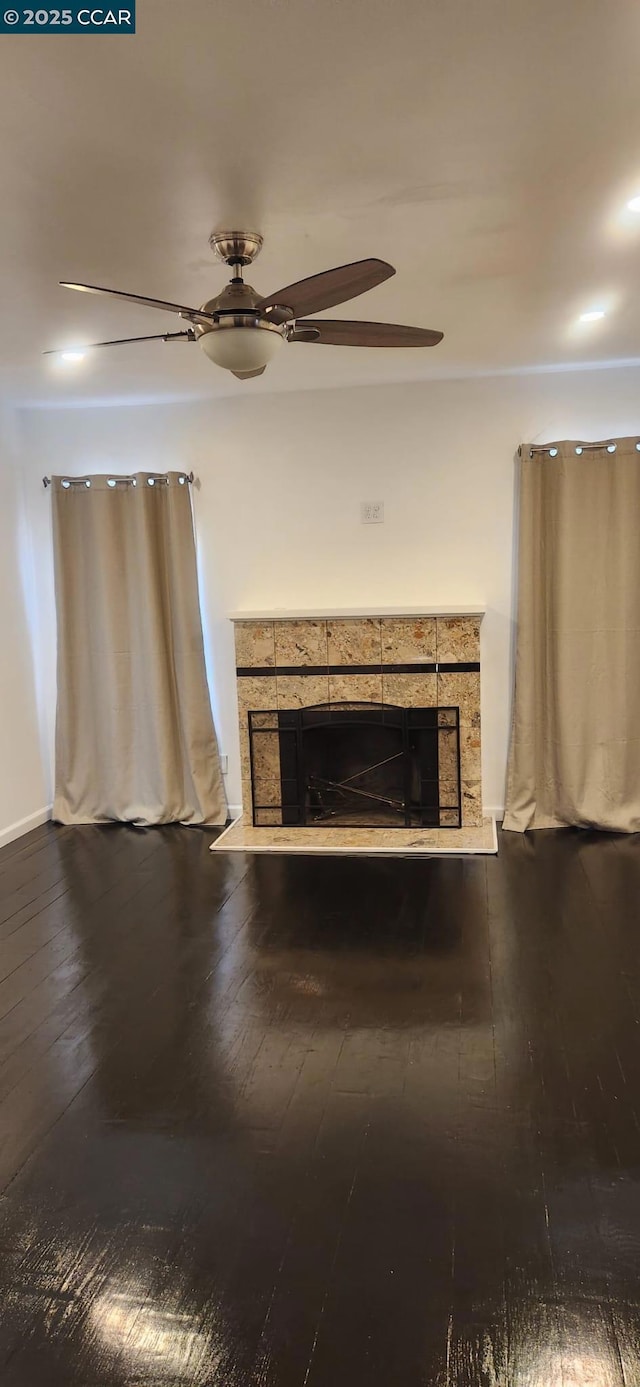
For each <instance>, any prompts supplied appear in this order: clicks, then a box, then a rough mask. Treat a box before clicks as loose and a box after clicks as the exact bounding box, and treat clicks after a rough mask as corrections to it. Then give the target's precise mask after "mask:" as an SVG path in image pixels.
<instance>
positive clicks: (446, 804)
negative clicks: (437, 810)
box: [438, 779, 460, 809]
mask: <svg viewBox="0 0 640 1387" xmlns="http://www.w3.org/2000/svg"><path fill="white" fill-rule="evenodd" d="M438 794H439V797H440V803H441V805H442V807H443V809H459V808H460V805H459V802H458V795H459V791H458V781H457V779H456V780H443V779H441V780H440V781H439V784H438Z"/></svg>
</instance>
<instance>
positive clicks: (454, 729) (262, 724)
mask: <svg viewBox="0 0 640 1387" xmlns="http://www.w3.org/2000/svg"><path fill="white" fill-rule="evenodd" d="M354 715H355V716H354ZM248 723H249V753H250V765H251V800H252V808H253V823H254V826H255V827H258V828H260V827H266V826H268V825H278V826H282V827H298V828H302V827H312V826H313V827H316V826H322V827H323V828H333V827H336V828H338V827H339V828H344V827H345V826H349V827H354V828H357V827H373V826H376V825H375V824H373V823H369V824H363V823H360V824H358V823H356V822H354V821H353V819H352V818H350V819H349V818H348V814H347V813H346V812H345V814H344V815H343V816H340V815H336V814H335V813H333V812H331V811H330V810H328V809H327V810H326V811H321V812H319V813H316V814H314V813H313V812H312V809H311V805H310V803H309V801H310V797H311V789H312V788H314V787H311V782H310V779H309V773H308V770H307V765H306V763H305V754H304V734H305V731H307V730H310V729H317V728H322V727H333V728H336V727H343V728H344V727H348V726H350V725H351V726H356V725H357V726H359V727H362V726H366V725H367V723H369V724H370V725H371V726H372V727H377V728H380V727H390V728H395V729H396V730H397V731H398V732H399V733H400V736H401V751H400V752H398V753H397V757H399V756H400V755H402V756H403V767H404V794H403V801H402V802H401V803H398V811H397V813H396V815H395V818H393V820H392V821H388V822H387V821H385V823H384V825H379V826H384V827H386V828H420V827H422V828H437V827H439V828H460V827H461V826H462V784H461V779H460V710H459V708H455V707H445V708H440V707H431V708H405V707H401V706H399V705H397V704H390V703H362V702H357V701H349V702H343V703H331V704H329V703H322V704H316V705H314V706H312V707H307V708H286V709H279V710H275V709H272V710H262V709H260V710H252V711H250V712H249V713H248ZM263 738H269V739H271V740H270V742H268V741H263V740H262V739H263ZM443 739H446V741H447V743H448V749H447V756H448V765H447V778H446V782H445V784H446V789H447V791H448V792H449V793H448V795H447V796H446V798H447V799H448V802H445V803H443V802H441V799H440V793H441V788H442V784H443V781H442V779H441V774H440V768H441V750H442V747H443V745H444V741H443ZM307 746H308V742H307ZM424 747H427V748H428V756H427V759H428V762H429V771H430V774H429V776H428V777H427V778H423V775H422V769H423V762H424V753H423V750H422V748H424ZM452 748H453V757H452V755H451V752H452ZM263 752H267V753H269V752H270V753H271V756H270V757H269V755H268V754H267V756H266V758H265V756H264V755H261V753H263ZM274 752H275V756H274ZM390 759H397V758H396V757H393V758H390ZM265 764H270V765H271V772H270V773H269V772H267V776H265V772H264V765H265ZM274 765H277V767H278V770H277V773H276V774H275V776H274V774H273V767H274ZM259 767H260V768H261V769H262V774H259V773H258V770H259ZM376 769H377V767H376V766H375V765H374V766H371V767H369V768H365V769H364V770H363V771H361V772H358V776H361V775H363V774H366V773H368V770H373V771H375V770H376ZM452 772H453V773H452ZM355 778H356V777H351V779H355ZM315 780H316V781H317V780H318V777H317V776H316V777H315ZM278 782H279V787H278ZM265 783H268V784H269V785H270V786H271V797H270V802H269V803H263V802H261V801H260V799H259V797H258V796H259V793H260V790H261V787H262V786H264V785H265ZM324 784H325V785H334V788H335V790H338V789H341V788H342V786H341V785H340V784H336V782H330V781H325V782H324ZM343 784H344V785H345V786H346V784H347V782H346V781H345V782H343ZM416 785H417V786H418V787H419V789H418V794H417V795H416ZM278 788H279V794H277V797H276V798H273V795H274V793H276V792H277V790H278ZM451 792H453V793H451ZM348 793H351V791H348ZM352 797H353V795H352ZM363 798H364V799H368V800H376V799H378V800H379V802H380V804H383V803H391V801H389V800H384V799H383V797H382V796H381V795H375V794H371V793H368V794H365V795H363ZM316 807H317V806H316ZM390 812H394V811H390ZM335 817H338V818H339V820H340V821H339V822H337V823H336V822H332V819H333V818H335ZM345 818H348V824H345Z"/></svg>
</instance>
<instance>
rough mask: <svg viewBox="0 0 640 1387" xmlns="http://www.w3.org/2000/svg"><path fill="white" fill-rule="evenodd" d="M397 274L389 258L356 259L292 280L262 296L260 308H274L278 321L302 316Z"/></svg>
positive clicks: (362, 292)
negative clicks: (304, 277) (305, 277)
mask: <svg viewBox="0 0 640 1387" xmlns="http://www.w3.org/2000/svg"><path fill="white" fill-rule="evenodd" d="M394 274H395V270H394V268H393V265H388V264H387V262H386V260H356V261H355V263H354V264H353V265H339V266H338V267H337V269H335V270H325V271H324V272H323V273H322V274H319V275H311V276H310V278H309V279H299V280H298V282H297V283H296V284H288V285H287V286H286V288H285V289H278V291H277V293H275V294H269V296H268V298H266V299H261V300H260V303H259V304H258V308H260V309H262V310H264V309H272V310H273V312H272V313H270V314H269V316H270V317H272V318H274V319H275V320H276V321H277V322H278V321H280V322H284V321H286V319H287V318H299V317H300V316H301V315H302V314H303V313H322V311H323V310H324V309H325V308H334V307H335V305H336V304H337V303H345V302H346V300H347V299H355V298H356V296H357V295H358V294H364V293H365V292H366V290H367V289H374V288H375V286H376V284H382V281H383V280H385V279H390V278H391V276H392V275H394Z"/></svg>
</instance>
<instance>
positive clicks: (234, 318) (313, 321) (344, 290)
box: [45, 231, 443, 380]
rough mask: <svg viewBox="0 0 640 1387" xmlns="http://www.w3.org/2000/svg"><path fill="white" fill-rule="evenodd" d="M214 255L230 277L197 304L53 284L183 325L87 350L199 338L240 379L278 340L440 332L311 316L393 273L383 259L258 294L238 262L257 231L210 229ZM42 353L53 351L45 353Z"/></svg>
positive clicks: (347, 341)
mask: <svg viewBox="0 0 640 1387" xmlns="http://www.w3.org/2000/svg"><path fill="white" fill-rule="evenodd" d="M209 245H210V246H211V249H212V250H213V252H214V255H215V256H216V257H217V258H218V259H219V260H222V261H224V262H225V263H226V264H227V265H229V267H230V268H231V271H232V278H231V281H230V283H229V284H227V286H226V288H224V289H223V290H222V293H221V294H218V295H217V297H216V298H214V299H209V300H208V301H207V303H205V304H203V305H202V308H187V307H185V306H184V305H183V304H179V303H167V302H166V301H165V300H164V299H149V298H144V297H143V296H142V295H141V294H125V293H123V292H122V290H120V289H99V288H98V287H97V286H96V285H94V284H70V283H68V282H67V281H66V280H61V281H60V283H61V285H62V286H63V287H64V288H65V289H79V290H81V292H82V293H86V294H106V295H108V296H109V297H110V298H116V299H124V300H126V301H127V302H129V303H139V304H144V305H146V307H147V308H161V309H162V310H163V312H165V313H177V314H178V316H179V317H180V318H184V319H185V320H186V321H187V322H188V323H189V324H190V326H189V327H188V328H187V329H186V330H185V331H184V332H161V333H156V334H152V335H151V336H148V337H123V338H119V339H116V340H114V341H112V342H94V343H92V344H91V345H92V346H93V347H117V346H123V345H125V344H126V343H129V342H154V341H158V342H177V341H182V342H198V343H199V344H200V346H201V347H202V350H203V351H204V353H205V355H206V356H208V357H209V360H210V361H213V362H215V364H216V365H217V366H222V367H224V368H225V369H226V370H227V371H231V373H232V374H233V375H234V376H237V377H238V379H239V380H248V379H250V378H251V377H252V376H261V375H262V372H263V371H264V370H265V369H266V367H267V364H268V362H269V361H271V359H272V357H273V356H274V355H275V353H276V352H277V351H278V349H279V348H280V346H281V344H282V343H283V342H320V343H326V344H327V345H329V346H337V347H435V346H436V345H437V343H438V342H441V341H442V336H443V334H442V333H441V332H434V331H432V330H431V329H429V328H417V327H402V326H400V325H398V324H395V323H367V322H347V321H346V320H344V319H341V318H337V319H334V318H312V317H307V315H308V314H313V313H321V312H323V311H324V310H325V309H327V308H333V307H334V306H335V305H336V304H338V303H345V302H346V300H347V299H353V298H355V297H356V295H357V294H364V293H365V292H366V290H367V289H373V288H374V287H375V285H376V284H382V282H383V280H385V279H390V277H391V275H394V274H395V270H394V268H393V265H388V264H387V262H386V260H356V261H355V262H354V264H352V265H340V266H338V268H337V269H335V270H325V271H324V273H323V274H317V275H311V276H310V278H309V279H300V280H298V282H297V283H296V284H288V285H287V286H286V288H284V289H278V291H277V293H275V294H268V295H267V297H266V298H262V297H261V295H260V294H257V293H256V291H255V289H252V287H251V285H250V284H245V282H244V280H243V278H242V271H243V268H244V266H246V265H250V264H251V263H252V261H253V260H255V258H256V256H257V255H258V254H259V253H260V250H261V248H262V236H260V235H258V233H257V232H249V231H214V232H213V235H212V236H211V237H210V239H209ZM45 355H46V356H53V355H58V351H55V352H45Z"/></svg>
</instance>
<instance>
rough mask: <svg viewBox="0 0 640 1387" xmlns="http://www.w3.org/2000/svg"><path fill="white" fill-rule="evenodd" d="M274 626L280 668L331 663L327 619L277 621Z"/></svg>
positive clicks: (277, 660) (277, 663)
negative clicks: (328, 652)
mask: <svg viewBox="0 0 640 1387" xmlns="http://www.w3.org/2000/svg"><path fill="white" fill-rule="evenodd" d="M274 628H275V652H276V665H277V667H278V668H280V667H282V666H283V665H284V666H287V665H326V664H328V663H329V660H328V654H327V623H326V621H311V620H309V621H276V622H274Z"/></svg>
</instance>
